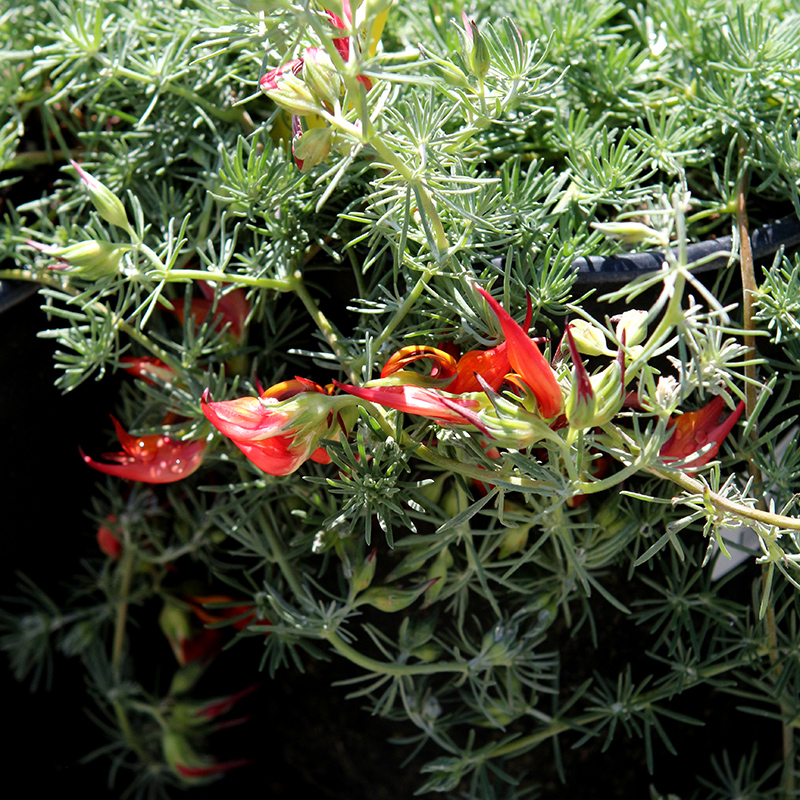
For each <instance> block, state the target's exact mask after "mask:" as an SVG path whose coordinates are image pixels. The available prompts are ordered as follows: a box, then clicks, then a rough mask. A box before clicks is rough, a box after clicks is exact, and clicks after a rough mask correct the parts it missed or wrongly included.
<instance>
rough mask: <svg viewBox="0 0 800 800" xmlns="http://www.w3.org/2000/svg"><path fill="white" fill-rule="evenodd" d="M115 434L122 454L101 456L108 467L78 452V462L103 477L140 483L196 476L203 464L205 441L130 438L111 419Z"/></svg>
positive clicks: (166, 481)
mask: <svg viewBox="0 0 800 800" xmlns="http://www.w3.org/2000/svg"><path fill="white" fill-rule="evenodd" d="M111 421H112V422H113V423H114V427H115V428H116V430H117V436H118V437H119V442H120V444H121V445H122V452H121V453H103V455H102V457H103V458H104V459H106V460H107V461H111V462H113V463H111V464H104V463H102V462H100V461H95V460H94V459H92V458H91V457H89V456H87V455H86V453H84V452H83V450H82V449H81V448H79V452H80V454H81V458H82V459H83V460H84V461H85V462H86V463H87V464H88V465H89V466H90V467H92V468H93V469H96V470H98V472H103V473H105V474H106V475H114V476H115V477H117V478H125V479H126V480H129V481H141V482H142V483H175V481H179V480H181V479H183V478H186V477H188V476H189V475H191V474H192V473H193V472H195V471H196V470H197V469H198V467H199V466H200V464H201V463H202V462H203V454H204V453H205V449H206V442H205V440H202V439H199V440H195V441H193V442H180V441H176V440H175V439H170V437H169V436H162V435H161V434H159V433H154V434H150V435H148V436H140V437H138V438H137V437H136V436H131V435H130V434H129V433H128V432H127V431H126V430H125V429H124V428H123V427H122V425H120V424H119V422H117V420H116V419H115V418H114V417H111Z"/></svg>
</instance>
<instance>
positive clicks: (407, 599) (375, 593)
mask: <svg viewBox="0 0 800 800" xmlns="http://www.w3.org/2000/svg"><path fill="white" fill-rule="evenodd" d="M432 585H433V581H426V582H425V583H421V584H419V585H417V586H413V587H412V588H410V589H398V588H396V587H394V586H376V587H373V588H372V589H367V591H366V592H364V593H363V594H362V595H361V596H360V597H359V598H358V600H356V602H355V603H354V604H353V605H354V606H361V605H369V606H373V607H374V608H377V609H378V611H384V612H386V613H387V614H391V613H393V612H395V611H402V610H403V609H404V608H408V607H409V606H410V605H411V604H412V603H413V602H414V601H415V600H416V599H417V598H418V597H420V596H421V595H422V594H423V592H425V590H426V589H428V588H429V587H430V586H432Z"/></svg>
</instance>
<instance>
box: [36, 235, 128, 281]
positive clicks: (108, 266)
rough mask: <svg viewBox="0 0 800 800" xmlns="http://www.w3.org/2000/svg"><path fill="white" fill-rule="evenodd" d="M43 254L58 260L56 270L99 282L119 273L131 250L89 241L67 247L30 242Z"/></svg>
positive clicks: (108, 243) (92, 240)
mask: <svg viewBox="0 0 800 800" xmlns="http://www.w3.org/2000/svg"><path fill="white" fill-rule="evenodd" d="M28 244H29V245H31V247H35V248H36V249H37V250H39V251H41V252H42V253H44V254H46V255H48V256H52V257H53V258H57V259H58V260H59V261H60V262H61V263H60V264H58V265H55V267H54V268H55V269H64V270H67V271H68V272H69V273H70V274H74V275H80V276H81V277H82V278H86V279H87V280H97V279H98V278H104V277H106V276H107V275H116V273H118V272H119V268H120V264H121V263H122V256H123V255H124V254H125V253H126V252H127V251H128V250H130V246H128V245H120V244H112V243H111V242H97V241H95V240H94V239H88V240H87V241H85V242H76V243H75V244H70V245H67V246H66V247H51V246H48V245H43V244H40V243H38V242H32V241H29V242H28Z"/></svg>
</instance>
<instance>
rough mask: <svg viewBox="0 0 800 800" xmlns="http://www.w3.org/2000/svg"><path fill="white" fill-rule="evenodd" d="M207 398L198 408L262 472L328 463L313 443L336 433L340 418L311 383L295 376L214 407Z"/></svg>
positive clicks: (333, 400)
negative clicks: (256, 393)
mask: <svg viewBox="0 0 800 800" xmlns="http://www.w3.org/2000/svg"><path fill="white" fill-rule="evenodd" d="M207 395H208V392H206V395H204V396H203V399H202V401H201V404H200V406H201V408H202V409H203V413H204V414H205V415H206V417H207V418H208V420H209V422H210V423H211V424H212V425H213V426H214V427H215V428H216V429H217V430H219V431H220V432H221V433H223V434H225V436H227V437H228V438H229V439H230V440H231V441H232V442H233V443H234V444H235V445H236V446H237V447H238V448H239V449H240V450H241V451H242V452H243V453H244V454H245V455H246V456H247V458H248V459H249V460H250V461H252V462H253V464H255V465H256V466H257V467H258V468H259V469H262V470H263V471H264V472H266V473H267V474H269V475H289V474H290V473H292V472H294V471H295V470H296V469H297V468H298V467H299V466H300V465H301V464H303V463H304V462H305V461H307V460H308V459H309V458H310V459H311V460H312V461H317V462H318V463H320V464H328V463H329V462H330V456H329V455H328V453H327V452H326V450H325V449H324V448H321V447H319V446H318V445H319V441H320V439H322V438H335V437H336V436H337V435H338V433H339V429H338V424H339V423H340V420H341V418H340V416H339V415H338V414H336V413H335V406H336V405H337V404H336V398H331V397H330V396H329V395H328V393H327V392H326V391H325V390H324V389H323V388H322V387H321V386H319V385H318V384H316V383H314V382H313V381H308V380H305V379H303V378H295V379H294V380H291V381H284V382H283V383H279V384H276V385H275V386H272V387H271V388H269V389H267V391H266V392H264V393H263V394H262V395H261V396H260V397H240V398H238V399H236V400H226V401H222V402H218V403H212V402H208V400H207Z"/></svg>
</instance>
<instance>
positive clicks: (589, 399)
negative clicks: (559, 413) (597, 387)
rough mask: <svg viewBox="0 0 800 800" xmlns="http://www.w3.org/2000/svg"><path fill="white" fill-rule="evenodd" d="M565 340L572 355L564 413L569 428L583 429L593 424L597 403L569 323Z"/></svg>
mask: <svg viewBox="0 0 800 800" xmlns="http://www.w3.org/2000/svg"><path fill="white" fill-rule="evenodd" d="M567 342H568V344H569V350H570V355H571V356H572V386H571V388H570V391H569V395H568V397H567V404H566V406H565V407H564V413H565V414H566V417H567V422H569V425H570V427H571V428H574V429H575V430H583V429H584V428H588V427H591V426H592V425H593V424H594V417H595V409H596V406H597V403H596V401H595V396H594V390H593V389H592V382H591V379H590V378H589V373H588V372H587V371H586V367H584V366H583V359H582V358H581V354H580V353H579V352H578V347H577V345H576V344H575V339H574V337H573V335H572V326H571V325H567Z"/></svg>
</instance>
